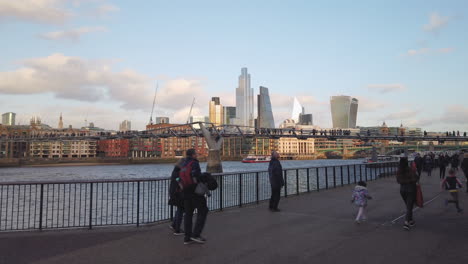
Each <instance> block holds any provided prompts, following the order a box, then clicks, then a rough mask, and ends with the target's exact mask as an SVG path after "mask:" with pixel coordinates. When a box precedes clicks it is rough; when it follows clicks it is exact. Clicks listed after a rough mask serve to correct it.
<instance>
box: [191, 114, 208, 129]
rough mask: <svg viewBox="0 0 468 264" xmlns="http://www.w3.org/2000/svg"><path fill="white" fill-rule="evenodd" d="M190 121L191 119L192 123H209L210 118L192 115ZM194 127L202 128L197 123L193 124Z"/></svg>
mask: <svg viewBox="0 0 468 264" xmlns="http://www.w3.org/2000/svg"><path fill="white" fill-rule="evenodd" d="M189 121H190V123H194V122H202V123H209V122H210V118H209V117H207V116H191V117H190V118H189ZM193 128H195V129H200V125H198V124H195V125H193Z"/></svg>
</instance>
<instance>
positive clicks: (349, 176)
mask: <svg viewBox="0 0 468 264" xmlns="http://www.w3.org/2000/svg"><path fill="white" fill-rule="evenodd" d="M346 167H348V184H351V175H350V172H349V165H347V166H346Z"/></svg>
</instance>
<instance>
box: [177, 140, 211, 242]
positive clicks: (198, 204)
mask: <svg viewBox="0 0 468 264" xmlns="http://www.w3.org/2000/svg"><path fill="white" fill-rule="evenodd" d="M186 156H187V157H186V158H185V160H184V163H183V165H182V168H181V170H180V177H179V178H180V182H181V185H182V188H183V197H184V210H185V217H184V228H185V239H184V244H191V243H192V242H197V243H205V242H206V239H205V238H203V237H202V236H201V233H202V231H203V228H204V227H205V222H206V217H207V215H208V206H207V203H206V197H205V196H204V195H198V194H196V193H195V189H196V188H197V183H199V182H201V178H202V173H201V169H200V163H199V161H198V160H197V153H196V151H195V149H188V150H187V152H186ZM195 209H197V221H196V222H195V227H194V228H193V230H192V218H193V212H194V210H195ZM192 231H193V232H192Z"/></svg>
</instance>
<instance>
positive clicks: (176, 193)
mask: <svg viewBox="0 0 468 264" xmlns="http://www.w3.org/2000/svg"><path fill="white" fill-rule="evenodd" d="M183 164H184V159H180V160H179V161H177V163H176V164H175V166H174V169H173V170H172V174H171V183H170V185H169V205H171V206H174V207H176V212H175V215H174V219H173V221H172V224H171V225H170V226H169V227H170V228H171V229H172V230H173V231H174V235H176V236H180V235H183V234H184V231H183V230H182V229H180V226H181V225H182V219H183V218H184V197H183V195H182V189H181V187H180V185H179V182H178V181H177V180H178V179H179V173H180V169H181V167H182V165H183Z"/></svg>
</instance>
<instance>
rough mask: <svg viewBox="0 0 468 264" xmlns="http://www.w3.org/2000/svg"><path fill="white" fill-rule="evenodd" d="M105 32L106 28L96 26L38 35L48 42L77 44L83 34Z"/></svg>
mask: <svg viewBox="0 0 468 264" xmlns="http://www.w3.org/2000/svg"><path fill="white" fill-rule="evenodd" d="M104 31H107V28H105V27H101V26H97V27H79V28H75V29H70V30H63V31H54V32H48V33H44V34H41V35H39V36H40V37H41V38H44V39H48V40H66V41H74V42H77V41H79V40H80V37H81V36H82V35H84V34H88V33H93V32H104Z"/></svg>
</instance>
